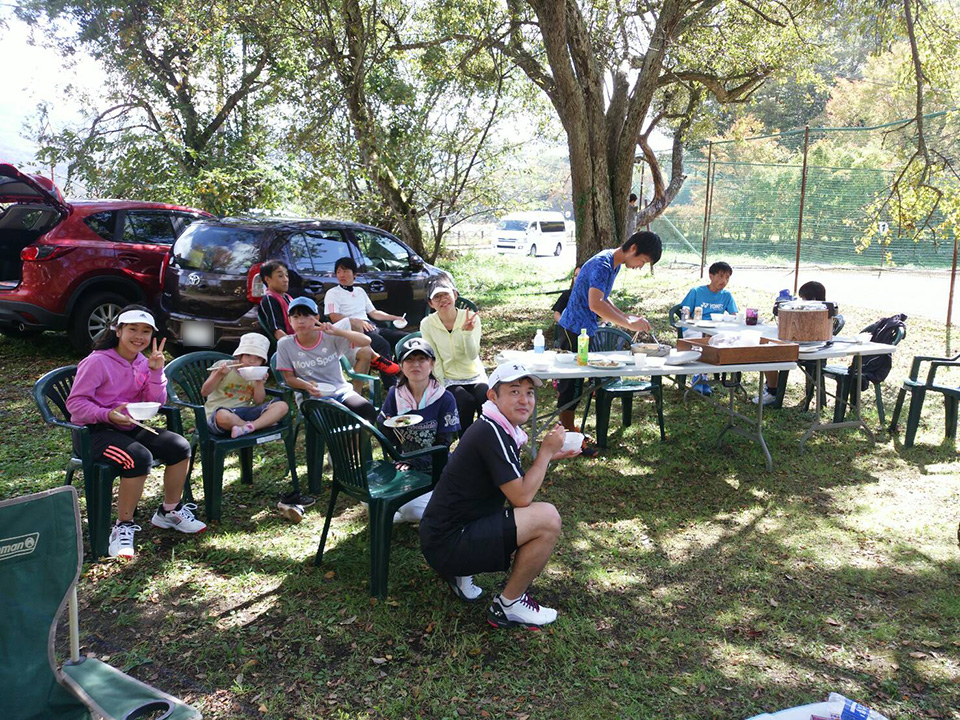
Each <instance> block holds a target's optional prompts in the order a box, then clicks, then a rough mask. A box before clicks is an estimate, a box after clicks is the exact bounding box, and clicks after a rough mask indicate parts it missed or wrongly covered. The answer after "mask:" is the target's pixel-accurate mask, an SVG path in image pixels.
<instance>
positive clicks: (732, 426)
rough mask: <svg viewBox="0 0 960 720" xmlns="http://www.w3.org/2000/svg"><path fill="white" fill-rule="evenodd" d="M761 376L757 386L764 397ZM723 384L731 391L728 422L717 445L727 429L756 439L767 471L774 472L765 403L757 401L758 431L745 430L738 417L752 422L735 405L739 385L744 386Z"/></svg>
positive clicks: (727, 412)
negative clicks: (768, 440)
mask: <svg viewBox="0 0 960 720" xmlns="http://www.w3.org/2000/svg"><path fill="white" fill-rule="evenodd" d="M759 378H760V380H759V383H760V384H759V386H758V388H757V390H758V396H757V397H760V398H762V397H763V384H764V377H763V373H762V372H761V373H759ZM723 385H724V386H725V387H726V388H727V391H728V392H729V398H728V401H727V408H726V409H725V410H724V412H725V413H726V414H727V424H726V425H725V426H724V428H723V430H721V431H720V435H719V436H718V437H717V445H718V446H719V445H721V444H722V442H723V436H724V435H725V434H726V433H727V431H731V432H734V433H736V434H737V435H742V436H743V437H745V438H747V439H749V440H756V441H757V442H758V443H760V449H761V450H763V457H764V459H765V461H766V466H767V472H772V471H773V457H772V456H771V455H770V449H769V448H768V447H767V441H766V439H765V438H764V437H763V403H762V402H757V428H756V433H751V432H748V431H747V430H744V429H743V428H741V427H739V426H738V425H737V424H736V422H735V421H736V420H737V419H738V418H739V419H741V420H742V421H744V422H750V418H748V417H747V416H746V415H742V414H741V413H738V412H737V411H736V408H735V407H734V398H735V395H736V391H737V388H738V387H742V386H741V384H740V383H737V382H730V383H728V382H726V381H725V382H724V383H723ZM715 404H716V406H717V407H719V408H723V406H722V405H721V404H720V403H715Z"/></svg>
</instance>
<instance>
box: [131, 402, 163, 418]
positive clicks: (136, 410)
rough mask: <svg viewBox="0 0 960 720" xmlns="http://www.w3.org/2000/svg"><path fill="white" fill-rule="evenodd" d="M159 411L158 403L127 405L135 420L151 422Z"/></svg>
mask: <svg viewBox="0 0 960 720" xmlns="http://www.w3.org/2000/svg"><path fill="white" fill-rule="evenodd" d="M159 411H160V403H158V402H138V403H129V404H128V405H127V412H128V413H129V414H130V417H132V418H133V419H134V420H140V421H143V420H149V419H150V418H152V417H153V416H154V415H156V414H157V413H158V412H159Z"/></svg>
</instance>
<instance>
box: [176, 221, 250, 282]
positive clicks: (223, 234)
mask: <svg viewBox="0 0 960 720" xmlns="http://www.w3.org/2000/svg"><path fill="white" fill-rule="evenodd" d="M261 239H262V235H261V233H258V232H257V231H255V230H245V229H242V228H233V227H219V226H210V225H203V224H194V225H191V226H190V227H188V228H187V229H186V230H184V232H183V235H181V236H180V237H179V239H178V240H177V242H176V243H175V244H174V246H173V256H174V258H175V259H176V262H177V265H179V266H180V267H182V268H184V269H186V270H201V271H203V272H215V273H245V272H247V271H248V270H249V269H250V266H251V265H253V264H254V263H256V262H259V260H260V243H261Z"/></svg>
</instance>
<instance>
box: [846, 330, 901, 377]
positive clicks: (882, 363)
mask: <svg viewBox="0 0 960 720" xmlns="http://www.w3.org/2000/svg"><path fill="white" fill-rule="evenodd" d="M906 323H907V316H906V315H904V314H903V313H899V314H897V315H891V316H890V317H885V318H880V319H879V320H877V321H876V322H875V323H873V324H872V325H868V326H867V327H865V328H864V329H863V330H862V331H861V332H865V333H870V342H875V343H883V344H884V345H892V344H893V340H894V338H895V337H896V336H897V332H898V331H899V330H902V331H903V336H906V334H907V324H906ZM891 367H893V360H892V357H891V356H890V355H886V354H885V355H870V356H869V357H867V358H865V359H864V361H863V379H862V380H861V382H860V390H861V391H863V390H866V389H867V388H868V387H869V386H870V383H871V382H883V381H884V380H885V379H886V377H887V375H889V374H890V368H891ZM855 372H856V368H855V367H854V365H853V363H851V364H850V376H851V377H853V374H854V373H855Z"/></svg>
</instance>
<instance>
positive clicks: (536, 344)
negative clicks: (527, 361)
mask: <svg viewBox="0 0 960 720" xmlns="http://www.w3.org/2000/svg"><path fill="white" fill-rule="evenodd" d="M543 345H544V339H543V330H540V329H539V328H538V329H537V334H536V335H534V336H533V352H535V353H536V354H537V355H539V354H540V353H542V352H543Z"/></svg>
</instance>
